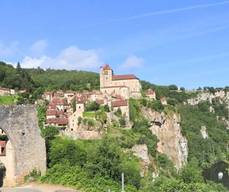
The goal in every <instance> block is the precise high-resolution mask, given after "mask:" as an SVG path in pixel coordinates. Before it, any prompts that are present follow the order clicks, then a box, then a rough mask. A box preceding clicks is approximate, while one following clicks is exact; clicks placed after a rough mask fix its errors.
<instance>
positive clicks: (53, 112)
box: [46, 109, 64, 116]
mask: <svg viewBox="0 0 229 192" xmlns="http://www.w3.org/2000/svg"><path fill="white" fill-rule="evenodd" d="M63 114H64V111H59V110H53V109H48V110H47V112H46V116H47V115H63Z"/></svg>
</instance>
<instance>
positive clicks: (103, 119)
mask: <svg viewBox="0 0 229 192" xmlns="http://www.w3.org/2000/svg"><path fill="white" fill-rule="evenodd" d="M95 119H96V120H97V121H99V122H100V123H101V126H102V127H101V128H102V130H103V128H104V125H105V124H106V123H107V114H106V112H105V111H104V110H98V111H96V113H95Z"/></svg>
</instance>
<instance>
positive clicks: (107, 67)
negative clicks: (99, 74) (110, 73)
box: [102, 64, 112, 70]
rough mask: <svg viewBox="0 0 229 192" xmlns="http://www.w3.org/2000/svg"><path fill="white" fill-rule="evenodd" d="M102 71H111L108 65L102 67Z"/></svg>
mask: <svg viewBox="0 0 229 192" xmlns="http://www.w3.org/2000/svg"><path fill="white" fill-rule="evenodd" d="M102 69H103V70H112V69H111V68H110V66H109V65H108V64H105V65H103V66H102Z"/></svg>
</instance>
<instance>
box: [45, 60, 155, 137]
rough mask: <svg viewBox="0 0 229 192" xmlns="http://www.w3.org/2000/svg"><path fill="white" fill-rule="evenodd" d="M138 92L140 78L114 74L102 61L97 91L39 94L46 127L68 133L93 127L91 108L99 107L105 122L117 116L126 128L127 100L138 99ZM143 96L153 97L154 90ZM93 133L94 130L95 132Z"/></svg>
mask: <svg viewBox="0 0 229 192" xmlns="http://www.w3.org/2000/svg"><path fill="white" fill-rule="evenodd" d="M141 91H142V89H141V83H140V80H139V79H138V78H137V77H136V76H135V75H132V74H130V75H114V72H113V70H112V69H111V67H110V66H109V65H107V64H106V65H104V66H102V67H101V70H100V90H94V91H92V92H89V91H84V92H73V91H67V92H63V91H55V92H45V93H44V94H43V96H42V97H43V99H44V100H46V101H47V102H48V107H47V111H46V126H56V127H61V128H63V129H65V133H66V132H67V133H69V134H70V135H72V134H74V133H83V130H84V133H85V129H86V130H87V131H88V132H89V131H91V133H92V132H93V131H92V130H91V129H90V128H92V127H93V126H94V127H96V125H95V124H96V121H93V119H94V120H96V114H95V113H94V112H93V111H95V110H98V109H99V108H100V109H103V110H102V111H105V112H106V115H107V118H105V121H113V120H114V121H115V120H117V121H118V119H117V116H118V117H120V119H119V121H122V122H123V123H122V124H123V126H125V127H129V126H130V117H129V99H130V98H141V96H142V94H141ZM145 95H146V96H147V97H148V98H150V99H156V93H155V91H154V90H152V89H149V90H148V91H147V92H146V93H145ZM97 123H98V122H97ZM85 125H86V126H85ZM101 126H103V125H101V124H100V125H99V127H101ZM85 127H86V128H85ZM98 129H99V128H98ZM93 130H94V129H93ZM88 132H87V135H88ZM97 132H98V130H97V131H96V132H95V134H96V133H97ZM81 137H84V136H82V135H81Z"/></svg>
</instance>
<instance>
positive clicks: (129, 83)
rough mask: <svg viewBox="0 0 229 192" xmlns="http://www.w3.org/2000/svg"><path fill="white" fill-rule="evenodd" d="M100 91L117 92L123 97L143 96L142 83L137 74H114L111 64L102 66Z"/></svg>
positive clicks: (105, 92) (104, 92)
mask: <svg viewBox="0 0 229 192" xmlns="http://www.w3.org/2000/svg"><path fill="white" fill-rule="evenodd" d="M100 91H101V92H102V93H103V94H117V95H121V96H122V97H123V98H125V99H128V98H129V97H134V98H139V97H141V83H140V81H139V79H138V78H137V77H136V76H135V75H114V74H113V70H112V69H111V68H110V66H109V65H104V66H103V67H101V71H100Z"/></svg>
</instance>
